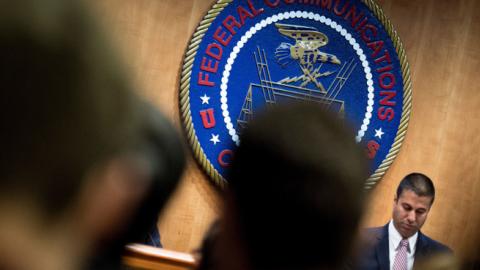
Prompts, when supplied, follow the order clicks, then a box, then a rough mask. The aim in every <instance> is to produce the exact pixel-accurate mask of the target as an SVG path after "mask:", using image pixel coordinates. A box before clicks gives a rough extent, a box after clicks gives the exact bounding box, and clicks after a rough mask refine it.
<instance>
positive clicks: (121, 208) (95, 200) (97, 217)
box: [76, 156, 150, 245]
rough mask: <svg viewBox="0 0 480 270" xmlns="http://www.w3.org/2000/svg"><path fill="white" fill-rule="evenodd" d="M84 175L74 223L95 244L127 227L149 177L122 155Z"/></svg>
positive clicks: (144, 171)
mask: <svg viewBox="0 0 480 270" xmlns="http://www.w3.org/2000/svg"><path fill="white" fill-rule="evenodd" d="M86 177H87V179H86V181H85V183H86V184H85V185H84V187H83V188H82V190H81V192H80V193H79V197H78V203H77V207H76V211H77V213H76V216H77V226H79V228H78V229H79V231H80V232H81V233H83V234H84V235H85V237H88V238H89V240H90V241H91V243H93V244H94V245H95V244H98V243H101V242H104V241H109V240H111V239H114V238H115V237H117V236H118V235H119V234H121V233H123V232H124V231H125V230H126V226H127V224H129V222H128V221H129V219H130V218H131V217H132V214H133V213H134V212H135V210H136V209H137V207H138V204H139V202H140V201H141V199H142V198H143V196H144V195H145V193H146V191H147V190H148V187H149V185H150V177H149V172H148V170H147V169H146V168H145V166H141V164H139V162H138V160H135V159H134V158H130V157H124V156H123V157H116V158H113V159H111V160H109V161H107V162H105V163H104V164H101V165H99V166H96V167H95V168H93V169H92V170H91V171H90V173H89V174H88V175H87V176H86Z"/></svg>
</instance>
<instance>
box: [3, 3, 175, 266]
mask: <svg viewBox="0 0 480 270" xmlns="http://www.w3.org/2000/svg"><path fill="white" fill-rule="evenodd" d="M0 51H1V52H2V58H1V59H0V63H1V71H0V83H1V90H0V115H1V116H0V117H1V122H0V123H1V131H0V149H1V160H0V166H1V167H0V213H2V214H1V215H0V243H1V246H0V269H13V270H23V269H28V270H32V269H46V270H47V269H48V270H55V269H58V270H69V269H115V267H118V266H119V261H120V255H121V252H122V250H123V245H124V244H125V243H127V242H130V241H136V240H142V238H144V237H145V235H146V234H147V232H148V231H149V230H150V229H151V227H152V225H153V224H155V222H156V220H157V215H158V212H159V210H160V208H161V207H162V206H163V204H164V203H165V201H166V199H167V197H168V195H169V194H170V192H171V191H172V190H173V189H174V187H175V186H176V183H177V180H178V178H179V175H180V173H181V171H182V169H183V165H184V156H183V152H182V146H181V144H180V142H179V140H178V138H177V136H176V134H175V133H174V132H173V131H172V130H174V129H173V128H172V127H171V126H170V124H169V123H168V122H167V121H166V119H165V118H163V116H161V115H160V114H159V113H158V112H156V111H155V110H154V109H153V108H152V107H151V106H149V105H147V104H146V103H144V102H142V101H141V100H139V98H138V97H137V96H135V95H134V94H133V92H132V91H131V90H132V89H131V86H130V84H129V82H128V80H126V78H127V76H126V74H125V73H124V72H123V70H122V68H121V65H120V64H119V63H118V62H117V59H116V57H115V56H114V55H113V54H112V50H111V48H109V47H108V45H107V44H106V42H105V40H104V39H103V36H102V35H101V33H99V30H98V26H97V25H96V24H95V23H94V22H93V21H92V18H91V17H90V16H89V15H88V13H86V11H85V9H84V7H83V6H82V5H81V4H80V2H79V1H64V0H44V1H35V0H19V1H2V2H0Z"/></svg>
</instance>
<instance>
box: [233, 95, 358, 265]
mask: <svg viewBox="0 0 480 270" xmlns="http://www.w3.org/2000/svg"><path fill="white" fill-rule="evenodd" d="M364 162H365V158H364V156H363V153H362V152H361V151H360V149H359V148H358V146H357V145H356V143H355V141H354V136H353V134H351V133H349V132H346V131H345V129H344V127H343V126H342V124H341V123H340V121H339V120H338V119H333V118H332V117H331V116H329V115H327V114H326V113H325V111H324V109H322V108H321V107H320V106H318V104H314V105H312V104H296V105H292V106H278V107H275V108H273V109H271V110H268V111H267V113H265V114H264V115H262V116H259V117H258V118H257V119H254V120H253V121H252V122H251V123H250V124H249V126H248V128H247V129H246V131H245V132H244V133H243V134H242V135H241V143H240V146H239V148H238V151H237V152H236V153H235V158H234V161H233V164H232V168H231V173H230V181H229V187H230V190H231V193H232V194H233V198H234V199H233V202H234V209H235V211H233V212H235V213H236V215H237V217H236V220H238V227H239V234H240V235H239V238H241V239H243V240H244V241H245V246H246V249H247V251H246V252H247V256H248V258H249V263H250V264H251V265H252V267H253V269H318V268H319V267H325V268H328V269H334V268H336V267H338V266H339V264H341V262H342V260H343V259H344V258H345V256H346V255H348V253H349V251H350V247H351V244H352V242H353V236H354V234H355V232H356V229H357V226H358V222H359V219H360V216H361V213H362V209H363V199H364V192H363V185H364V181H365V179H366V172H365V168H366V166H365V164H364ZM235 207H236V208H235Z"/></svg>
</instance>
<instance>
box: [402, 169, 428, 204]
mask: <svg viewBox="0 0 480 270" xmlns="http://www.w3.org/2000/svg"><path fill="white" fill-rule="evenodd" d="M405 189H406V190H411V191H413V192H414V193H415V194H417V195H418V196H426V197H432V201H431V202H430V205H432V204H433V201H434V199H435V187H434V186H433V182H432V180H431V179H430V178H429V177H428V176H426V175H424V174H422V173H411V174H409V175H407V176H405V177H404V178H403V179H402V181H401V182H400V184H399V185H398V188H397V198H400V195H402V192H403V190H405Z"/></svg>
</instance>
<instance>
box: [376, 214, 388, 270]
mask: <svg viewBox="0 0 480 270" xmlns="http://www.w3.org/2000/svg"><path fill="white" fill-rule="evenodd" d="M378 241H379V242H378V245H377V247H376V249H377V250H376V253H377V261H378V265H379V266H380V269H385V270H388V269H390V258H389V247H388V223H387V225H385V226H384V227H383V228H382V231H381V233H380V235H379V237H378Z"/></svg>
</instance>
